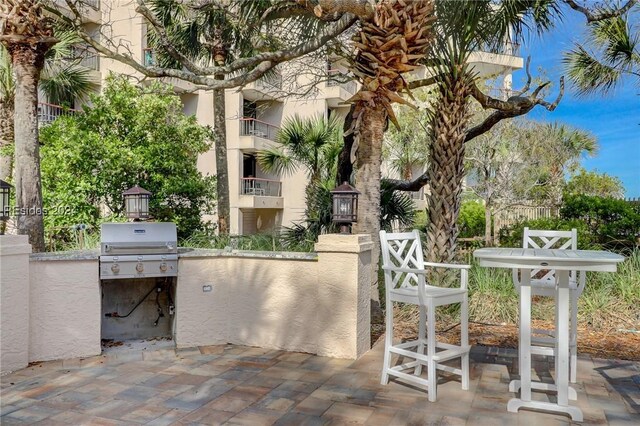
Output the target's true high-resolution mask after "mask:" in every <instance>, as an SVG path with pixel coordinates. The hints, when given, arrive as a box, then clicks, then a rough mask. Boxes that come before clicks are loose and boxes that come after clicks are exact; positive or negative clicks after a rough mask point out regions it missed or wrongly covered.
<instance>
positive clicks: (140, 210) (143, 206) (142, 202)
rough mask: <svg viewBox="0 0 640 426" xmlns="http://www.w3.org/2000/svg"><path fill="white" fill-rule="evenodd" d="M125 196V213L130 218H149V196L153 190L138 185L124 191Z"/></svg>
mask: <svg viewBox="0 0 640 426" xmlns="http://www.w3.org/2000/svg"><path fill="white" fill-rule="evenodd" d="M122 195H123V196H124V209H125V214H126V216H127V217H128V218H129V219H147V218H149V198H151V192H149V191H147V190H146V189H144V188H140V187H139V186H138V185H136V186H134V187H133V188H129V189H127V190H126V191H124V192H123V193H122Z"/></svg>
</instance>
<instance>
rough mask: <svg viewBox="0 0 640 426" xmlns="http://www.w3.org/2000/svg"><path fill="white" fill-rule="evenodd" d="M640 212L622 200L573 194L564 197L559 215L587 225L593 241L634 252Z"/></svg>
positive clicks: (639, 227)
mask: <svg viewBox="0 0 640 426" xmlns="http://www.w3.org/2000/svg"><path fill="white" fill-rule="evenodd" d="M639 209H640V208H639V207H638V206H636V205H633V204H631V203H628V202H626V201H624V200H620V199H615V198H604V197H595V196H593V197H592V196H586V195H574V196H569V197H567V198H565V200H564V203H563V206H562V208H561V209H560V216H561V217H562V218H563V219H565V220H572V221H579V222H581V223H584V224H585V226H586V227H587V229H588V231H589V232H590V233H591V234H592V235H593V237H594V239H595V240H596V241H597V242H598V243H599V244H601V245H603V246H605V247H608V248H614V249H615V248H618V249H632V248H633V246H634V244H635V238H636V234H637V233H638V232H640V211H639Z"/></svg>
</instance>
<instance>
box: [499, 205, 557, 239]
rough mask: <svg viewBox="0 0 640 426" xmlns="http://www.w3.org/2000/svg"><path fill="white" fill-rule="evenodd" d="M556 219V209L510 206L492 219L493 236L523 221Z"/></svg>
mask: <svg viewBox="0 0 640 426" xmlns="http://www.w3.org/2000/svg"><path fill="white" fill-rule="evenodd" d="M552 217H558V209H557V208H555V207H544V206H511V207H509V208H508V209H506V210H503V211H501V212H499V213H498V214H496V215H495V216H494V218H493V228H494V235H496V236H497V235H498V232H499V231H500V230H501V229H502V228H504V227H507V226H511V225H513V224H515V223H517V222H521V221H523V220H534V219H542V218H552Z"/></svg>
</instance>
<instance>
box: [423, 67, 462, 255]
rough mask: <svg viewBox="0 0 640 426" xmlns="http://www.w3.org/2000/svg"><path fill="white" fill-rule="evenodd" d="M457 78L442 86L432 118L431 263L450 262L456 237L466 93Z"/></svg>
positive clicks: (428, 247)
mask: <svg viewBox="0 0 640 426" xmlns="http://www.w3.org/2000/svg"><path fill="white" fill-rule="evenodd" d="M458 75H459V77H458V78H455V77H452V76H450V77H449V78H450V79H451V81H450V82H447V84H443V86H445V87H444V88H441V93H440V102H438V104H437V105H438V108H437V109H436V111H435V113H434V114H435V116H434V118H433V140H432V143H431V156H430V159H431V163H430V167H429V182H430V184H431V194H430V195H429V203H428V205H429V215H428V216H429V224H428V226H427V253H426V254H427V259H428V261H430V262H451V261H453V259H454V257H455V249H456V240H457V238H458V226H457V224H456V222H457V220H458V215H459V213H460V204H461V203H460V195H461V192H462V179H463V177H464V139H465V135H466V125H467V121H468V112H467V97H468V94H467V93H468V91H467V87H466V85H465V83H464V80H463V79H462V78H461V76H460V74H458ZM447 88H448V89H449V90H447Z"/></svg>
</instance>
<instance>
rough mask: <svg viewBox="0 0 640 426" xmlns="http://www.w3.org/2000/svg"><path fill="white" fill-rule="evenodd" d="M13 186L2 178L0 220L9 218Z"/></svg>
mask: <svg viewBox="0 0 640 426" xmlns="http://www.w3.org/2000/svg"><path fill="white" fill-rule="evenodd" d="M11 188H13V186H11V185H9V184H8V183H7V182H5V181H3V180H0V220H8V219H9V198H10V196H11Z"/></svg>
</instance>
